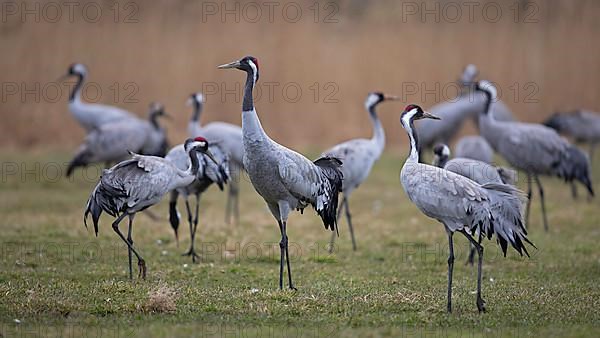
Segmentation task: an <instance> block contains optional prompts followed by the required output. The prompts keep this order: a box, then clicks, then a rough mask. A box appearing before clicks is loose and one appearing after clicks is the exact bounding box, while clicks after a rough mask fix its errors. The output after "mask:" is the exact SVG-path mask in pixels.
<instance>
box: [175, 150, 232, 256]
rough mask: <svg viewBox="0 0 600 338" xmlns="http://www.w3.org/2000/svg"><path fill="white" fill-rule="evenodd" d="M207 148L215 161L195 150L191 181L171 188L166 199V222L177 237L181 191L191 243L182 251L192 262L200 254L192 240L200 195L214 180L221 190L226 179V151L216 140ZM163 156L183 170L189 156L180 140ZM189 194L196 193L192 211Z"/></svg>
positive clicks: (186, 165)
mask: <svg viewBox="0 0 600 338" xmlns="http://www.w3.org/2000/svg"><path fill="white" fill-rule="evenodd" d="M209 142H210V141H209ZM208 149H209V150H210V152H211V154H212V155H213V157H214V158H215V159H216V161H217V162H216V163H215V162H213V161H212V160H211V159H210V158H209V157H208V156H206V155H204V154H202V153H197V154H196V156H197V157H198V164H199V166H198V172H197V173H196V179H195V180H194V182H192V183H191V184H190V185H187V186H185V187H180V188H177V189H175V190H173V191H172V192H171V199H170V201H169V222H170V223H171V227H172V228H173V230H174V231H175V238H176V239H178V238H179V236H178V235H177V233H178V231H177V229H178V228H179V221H180V220H179V212H177V198H178V197H179V195H181V196H182V197H183V199H184V201H185V208H186V211H187V216H188V223H189V226H190V241H191V244H190V248H189V250H188V251H187V252H186V253H185V254H184V255H187V256H192V262H194V263H195V262H196V258H198V257H199V256H198V254H197V253H196V251H195V249H194V240H195V237H196V229H197V228H198V211H199V206H200V195H201V194H202V193H203V192H204V191H205V190H206V189H208V188H209V187H210V186H211V185H212V184H213V183H214V184H216V185H217V186H218V187H219V189H221V190H223V186H224V184H226V183H227V181H228V180H229V159H228V157H227V153H226V152H225V151H224V150H223V149H222V148H221V146H220V145H219V144H216V143H210V144H209V147H208ZM165 159H167V160H168V161H171V162H172V163H173V164H175V166H176V167H177V168H179V169H181V170H185V169H186V168H188V167H189V166H190V157H189V156H188V154H187V153H186V151H185V145H183V144H180V145H177V146H175V147H173V148H172V149H171V150H169V152H168V153H167V155H166V156H165ZM190 195H194V196H196V207H195V212H194V214H193V215H192V210H191V208H190V203H189V196H190Z"/></svg>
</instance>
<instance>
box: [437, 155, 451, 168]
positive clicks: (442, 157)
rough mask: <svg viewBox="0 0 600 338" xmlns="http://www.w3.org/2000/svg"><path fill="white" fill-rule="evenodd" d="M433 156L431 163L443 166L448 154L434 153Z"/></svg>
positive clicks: (446, 161) (439, 166)
mask: <svg viewBox="0 0 600 338" xmlns="http://www.w3.org/2000/svg"><path fill="white" fill-rule="evenodd" d="M435 157H436V158H435V159H434V160H433V162H434V163H433V165H434V166H436V167H438V168H443V167H445V166H446V163H448V156H446V155H443V154H442V155H436V156H435Z"/></svg>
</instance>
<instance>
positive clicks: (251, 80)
mask: <svg viewBox="0 0 600 338" xmlns="http://www.w3.org/2000/svg"><path fill="white" fill-rule="evenodd" d="M257 78H258V74H254V69H252V68H250V70H248V71H247V72H246V86H245V87H244V102H243V104H242V111H252V110H254V98H253V97H252V91H253V90H254V85H255V82H256V79H257Z"/></svg>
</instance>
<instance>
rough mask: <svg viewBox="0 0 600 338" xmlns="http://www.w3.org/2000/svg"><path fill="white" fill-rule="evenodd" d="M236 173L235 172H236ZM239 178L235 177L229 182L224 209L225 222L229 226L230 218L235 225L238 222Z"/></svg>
mask: <svg viewBox="0 0 600 338" xmlns="http://www.w3.org/2000/svg"><path fill="white" fill-rule="evenodd" d="M236 173H237V172H236ZM238 180H239V177H237V176H235V177H233V178H232V179H231V181H229V184H228V185H229V187H228V194H227V206H226V207H225V222H226V223H227V224H231V217H232V214H233V218H234V221H235V224H236V225H237V224H239V221H240V208H239V191H240V187H239V181H238Z"/></svg>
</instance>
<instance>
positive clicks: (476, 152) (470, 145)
mask: <svg viewBox="0 0 600 338" xmlns="http://www.w3.org/2000/svg"><path fill="white" fill-rule="evenodd" d="M454 153H455V154H456V157H458V158H470V159H473V160H478V161H481V162H485V163H488V164H490V163H492V161H493V160H494V149H492V147H491V146H490V144H489V143H488V142H487V141H486V140H485V138H483V137H481V136H479V135H470V136H464V137H462V138H461V139H460V140H458V142H456V145H455V146H454Z"/></svg>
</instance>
